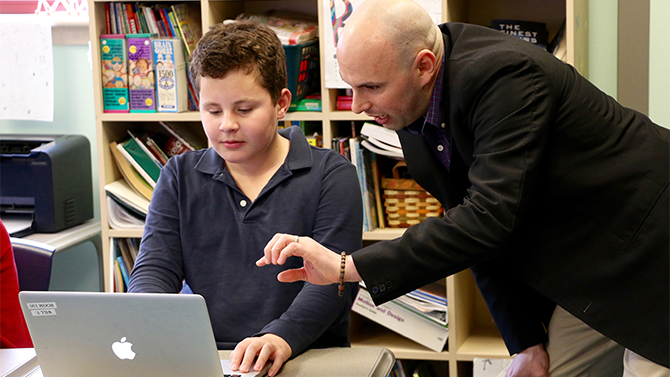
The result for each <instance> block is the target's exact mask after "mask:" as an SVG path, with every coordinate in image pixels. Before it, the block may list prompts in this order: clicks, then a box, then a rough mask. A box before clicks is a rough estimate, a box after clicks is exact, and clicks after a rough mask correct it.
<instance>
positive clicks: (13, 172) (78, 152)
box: [0, 134, 93, 237]
mask: <svg viewBox="0 0 670 377" xmlns="http://www.w3.org/2000/svg"><path fill="white" fill-rule="evenodd" d="M0 215H1V217H2V222H3V223H4V224H5V226H6V227H7V230H8V231H9V232H10V235H12V236H13V237H22V236H25V235H27V234H30V233H33V232H38V233H53V232H58V231H61V230H63V229H67V228H70V227H72V226H75V225H79V224H81V223H83V222H85V221H87V220H89V219H91V218H93V181H92V173H91V147H90V144H89V142H88V139H87V138H86V137H84V136H82V135H7V134H5V135H0ZM22 225H25V226H22Z"/></svg>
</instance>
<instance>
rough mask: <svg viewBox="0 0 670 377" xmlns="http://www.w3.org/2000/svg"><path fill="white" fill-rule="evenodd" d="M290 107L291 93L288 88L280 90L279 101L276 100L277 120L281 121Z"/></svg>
mask: <svg viewBox="0 0 670 377" xmlns="http://www.w3.org/2000/svg"><path fill="white" fill-rule="evenodd" d="M290 105H291V91H290V90H288V88H284V89H282V90H281V93H280V94H279V99H278V100H277V119H282V118H284V116H285V115H286V112H288V107H289V106H290Z"/></svg>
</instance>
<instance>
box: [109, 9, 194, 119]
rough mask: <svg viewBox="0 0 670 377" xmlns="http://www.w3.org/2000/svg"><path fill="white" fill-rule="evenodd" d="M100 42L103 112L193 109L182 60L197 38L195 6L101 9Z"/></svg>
mask: <svg viewBox="0 0 670 377" xmlns="http://www.w3.org/2000/svg"><path fill="white" fill-rule="evenodd" d="M105 16H106V21H107V31H106V33H105V34H103V35H101V36H100V47H101V60H102V82H103V109H104V111H105V112H156V111H159V112H181V111H186V110H197V109H198V98H197V96H196V93H195V89H194V85H193V80H192V79H191V77H190V76H189V74H188V66H187V62H188V57H189V56H190V54H191V53H192V51H193V49H194V48H195V46H196V44H197V42H198V40H199V39H200V38H201V37H202V26H201V20H200V10H199V8H198V7H197V6H196V5H195V4H189V3H177V4H173V5H152V6H148V5H142V4H138V3H134V4H133V3H105Z"/></svg>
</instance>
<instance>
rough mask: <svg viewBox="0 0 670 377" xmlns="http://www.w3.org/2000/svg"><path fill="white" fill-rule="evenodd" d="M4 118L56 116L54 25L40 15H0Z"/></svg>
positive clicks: (0, 99)
mask: <svg viewBox="0 0 670 377" xmlns="http://www.w3.org/2000/svg"><path fill="white" fill-rule="evenodd" d="M0 36H1V37H0V119H18V120H40V121H47V122H52V121H53V117H54V87H53V81H54V73H53V43H52V39H51V23H49V22H48V20H45V19H43V18H40V17H37V16H20V15H1V16H0Z"/></svg>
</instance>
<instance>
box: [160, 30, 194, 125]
mask: <svg viewBox="0 0 670 377" xmlns="http://www.w3.org/2000/svg"><path fill="white" fill-rule="evenodd" d="M152 45H153V54H154V63H155V64H156V102H157V103H156V110H157V111H158V112H170V113H178V112H182V111H186V110H188V88H187V83H186V63H185V61H184V52H183V47H182V41H181V40H180V39H176V38H171V39H154V40H153V41H152Z"/></svg>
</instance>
